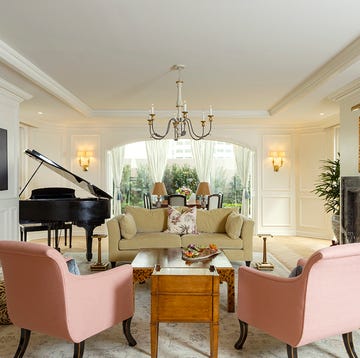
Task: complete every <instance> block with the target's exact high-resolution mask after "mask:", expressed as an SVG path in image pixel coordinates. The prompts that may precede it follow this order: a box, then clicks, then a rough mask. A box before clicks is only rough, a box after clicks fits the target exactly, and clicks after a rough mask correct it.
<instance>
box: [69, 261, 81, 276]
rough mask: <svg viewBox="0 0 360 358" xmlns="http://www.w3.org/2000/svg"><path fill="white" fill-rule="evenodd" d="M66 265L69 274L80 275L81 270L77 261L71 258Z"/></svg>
mask: <svg viewBox="0 0 360 358" xmlns="http://www.w3.org/2000/svg"><path fill="white" fill-rule="evenodd" d="M66 264H67V267H68V270H69V272H71V273H72V274H74V275H80V270H79V267H78V265H77V263H76V261H75V259H72V258H70V259H69V260H67V261H66Z"/></svg>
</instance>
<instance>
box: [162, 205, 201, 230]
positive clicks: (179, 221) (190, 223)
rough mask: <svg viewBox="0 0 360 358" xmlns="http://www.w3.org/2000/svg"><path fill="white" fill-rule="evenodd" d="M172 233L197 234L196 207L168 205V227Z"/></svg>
mask: <svg viewBox="0 0 360 358" xmlns="http://www.w3.org/2000/svg"><path fill="white" fill-rule="evenodd" d="M166 231H167V232H170V233H172V234H178V235H184V234H197V233H198V232H197V228H196V207H195V206H194V207H192V208H184V207H182V208H181V209H180V207H178V208H175V207H173V206H170V205H169V206H168V229H167V230H166Z"/></svg>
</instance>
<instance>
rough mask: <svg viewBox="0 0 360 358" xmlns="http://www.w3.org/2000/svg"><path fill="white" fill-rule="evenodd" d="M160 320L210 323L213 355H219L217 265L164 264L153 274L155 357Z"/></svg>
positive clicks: (152, 332) (152, 351)
mask: <svg viewBox="0 0 360 358" xmlns="http://www.w3.org/2000/svg"><path fill="white" fill-rule="evenodd" d="M159 322H188V323H192V322H193V323H195V322H198V323H210V357H211V358H217V356H218V334H219V275H218V273H217V272H216V270H215V268H214V266H211V267H210V269H204V268H160V267H157V268H156V269H155V270H154V272H153V275H152V277H151V323H150V330H151V357H152V358H157V354H158V335H159Z"/></svg>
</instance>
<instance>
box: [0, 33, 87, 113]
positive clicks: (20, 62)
mask: <svg viewBox="0 0 360 358" xmlns="http://www.w3.org/2000/svg"><path fill="white" fill-rule="evenodd" d="M0 60H1V61H2V62H5V63H7V64H8V65H9V66H11V67H12V68H14V69H15V70H16V71H18V72H20V73H21V74H23V75H24V76H25V77H27V78H28V79H30V80H31V81H33V82H34V83H36V84H38V85H39V86H40V87H42V88H43V89H45V90H46V91H47V92H49V93H51V94H53V95H54V96H55V97H57V98H59V99H60V100H62V101H63V102H65V103H66V104H68V105H69V106H71V107H72V108H74V109H76V110H77V111H79V112H80V113H82V114H84V115H85V116H89V115H91V112H92V109H91V108H90V107H89V106H88V105H87V104H85V103H84V102H82V101H80V99H79V98H77V97H76V96H74V95H73V94H72V93H71V92H69V91H68V90H67V89H66V88H64V87H63V86H61V85H60V84H59V83H57V82H56V81H55V80H54V79H52V78H51V77H50V76H48V75H47V74H46V73H45V72H43V71H41V70H40V69H39V68H38V67H36V66H35V65H34V64H32V63H31V62H30V61H29V60H27V59H26V58H25V57H24V56H22V55H20V54H19V53H18V52H17V51H15V50H14V49H12V48H11V47H10V46H8V45H7V44H6V43H5V42H3V41H1V40H0Z"/></svg>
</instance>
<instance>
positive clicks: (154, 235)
mask: <svg viewBox="0 0 360 358" xmlns="http://www.w3.org/2000/svg"><path fill="white" fill-rule="evenodd" d="M172 247H181V240H180V236H179V235H177V234H170V233H166V232H151V233H137V234H136V235H135V237H134V238H133V239H131V240H126V239H122V240H119V250H139V249H155V248H165V249H167V248H172Z"/></svg>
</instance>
